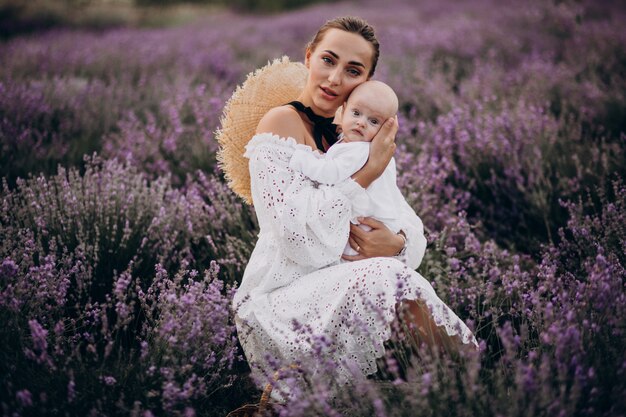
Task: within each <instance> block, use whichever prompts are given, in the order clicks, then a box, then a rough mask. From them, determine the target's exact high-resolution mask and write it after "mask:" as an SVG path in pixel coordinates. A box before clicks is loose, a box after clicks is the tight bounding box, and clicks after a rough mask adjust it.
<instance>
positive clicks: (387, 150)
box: [370, 117, 398, 169]
mask: <svg viewBox="0 0 626 417" xmlns="http://www.w3.org/2000/svg"><path fill="white" fill-rule="evenodd" d="M397 132H398V119H397V117H392V118H389V119H387V121H386V122H385V123H383V125H382V126H381V128H380V130H379V131H378V133H377V134H376V136H375V137H374V139H372V144H371V147H370V159H372V160H373V163H375V164H376V166H382V167H383V169H384V167H386V166H387V164H388V163H389V160H390V159H391V157H392V156H393V153H394V152H395V150H396V143H395V139H396V133H397Z"/></svg>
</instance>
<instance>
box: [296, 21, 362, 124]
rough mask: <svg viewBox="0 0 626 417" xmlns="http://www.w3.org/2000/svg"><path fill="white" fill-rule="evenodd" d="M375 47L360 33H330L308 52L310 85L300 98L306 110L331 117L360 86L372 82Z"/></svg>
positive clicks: (307, 85)
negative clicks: (307, 107) (370, 76)
mask: <svg viewBox="0 0 626 417" xmlns="http://www.w3.org/2000/svg"><path fill="white" fill-rule="evenodd" d="M373 56H374V47H373V46H372V45H371V44H370V43H369V42H368V41H366V40H365V39H363V38H362V37H361V35H358V34H356V33H350V32H345V31H343V30H340V29H329V30H328V31H327V32H326V33H325V34H324V37H323V38H322V40H321V41H320V42H319V43H318V44H317V46H316V47H315V50H313V51H311V50H308V51H307V53H306V59H305V64H306V66H307V68H308V69H309V78H308V80H307V84H306V86H305V88H304V91H303V92H302V95H301V96H300V101H301V102H302V103H303V104H304V105H305V106H310V107H311V108H312V109H313V111H314V112H315V113H317V114H319V115H321V116H322V115H323V116H326V117H331V116H333V115H334V114H335V111H336V110H337V109H338V108H339V106H341V105H342V104H343V103H344V102H345V101H346V100H347V98H348V96H349V95H350V92H352V90H353V89H354V88H355V87H356V86H357V85H359V84H361V83H362V82H364V81H366V80H367V79H368V74H369V71H370V69H371V67H372V59H373Z"/></svg>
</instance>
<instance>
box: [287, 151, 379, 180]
mask: <svg viewBox="0 0 626 417" xmlns="http://www.w3.org/2000/svg"><path fill="white" fill-rule="evenodd" d="M341 145H343V146H341ZM334 146H336V147H337V148H335V149H332V148H331V149H332V151H330V150H329V152H328V153H327V154H325V155H319V154H315V153H313V152H311V151H308V150H306V149H296V150H295V151H294V153H293V156H292V157H291V160H290V161H289V168H290V169H292V170H294V171H296V172H300V173H302V174H303V175H304V176H306V177H308V178H310V179H312V180H313V181H316V182H319V183H321V184H328V185H335V184H338V183H340V182H342V181H345V180H346V179H348V178H349V177H351V176H352V175H353V174H354V173H355V172H357V171H358V170H359V169H361V168H362V167H363V165H365V163H366V162H367V158H368V157H369V147H368V146H351V145H348V144H340V145H334Z"/></svg>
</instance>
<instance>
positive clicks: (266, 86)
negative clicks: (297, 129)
mask: <svg viewBox="0 0 626 417" xmlns="http://www.w3.org/2000/svg"><path fill="white" fill-rule="evenodd" d="M307 76H308V70H307V68H306V66H305V65H304V64H302V63H301V62H291V61H289V58H288V57H287V56H283V57H282V58H281V59H275V60H274V61H273V62H271V63H268V64H267V65H266V66H264V67H262V68H260V69H257V70H256V71H253V72H251V73H250V74H248V77H247V78H246V80H245V81H244V82H243V84H241V85H240V86H238V87H237V89H236V90H235V92H234V93H233V95H232V96H231V98H230V99H229V100H228V102H227V103H226V106H224V111H223V114H222V117H221V119H220V124H221V128H220V129H218V130H217V132H216V139H217V141H218V143H219V146H220V148H219V150H218V153H217V160H218V163H219V165H220V167H221V169H222V170H223V171H224V174H225V176H226V180H227V181H228V185H229V186H230V188H231V189H232V190H233V191H234V192H235V193H236V194H237V195H239V196H240V197H241V198H242V199H243V200H244V201H245V202H246V203H248V204H252V194H251V192H250V170H249V168H248V159H247V158H245V157H244V156H243V154H244V152H245V147H246V145H247V144H248V142H249V141H250V139H251V138H252V137H253V136H254V134H255V132H256V128H257V125H258V124H259V121H260V120H261V118H262V117H263V116H264V115H265V113H267V112H268V111H269V110H270V109H272V108H274V107H278V106H282V105H284V104H287V103H289V102H290V101H294V100H296V99H297V98H298V96H299V95H300V94H301V93H302V90H303V89H304V86H305V84H306V79H307Z"/></svg>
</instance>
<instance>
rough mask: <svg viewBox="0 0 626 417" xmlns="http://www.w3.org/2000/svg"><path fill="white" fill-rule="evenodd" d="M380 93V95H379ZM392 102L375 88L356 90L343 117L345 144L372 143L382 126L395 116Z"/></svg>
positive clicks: (342, 128) (342, 126)
mask: <svg viewBox="0 0 626 417" xmlns="http://www.w3.org/2000/svg"><path fill="white" fill-rule="evenodd" d="M377 93H378V94H377ZM393 110H394V108H393V104H392V103H391V100H390V99H388V97H385V96H384V95H382V96H381V94H380V91H375V89H373V88H360V89H357V90H355V91H354V92H353V93H352V95H350V97H348V102H347V103H346V105H345V107H344V109H343V114H342V117H341V130H342V132H343V141H344V142H370V141H371V140H372V139H373V138H374V136H376V133H378V131H379V130H380V127H381V125H382V124H383V123H384V122H385V121H386V120H387V119H388V118H390V117H392V116H393V115H394V111H393Z"/></svg>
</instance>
